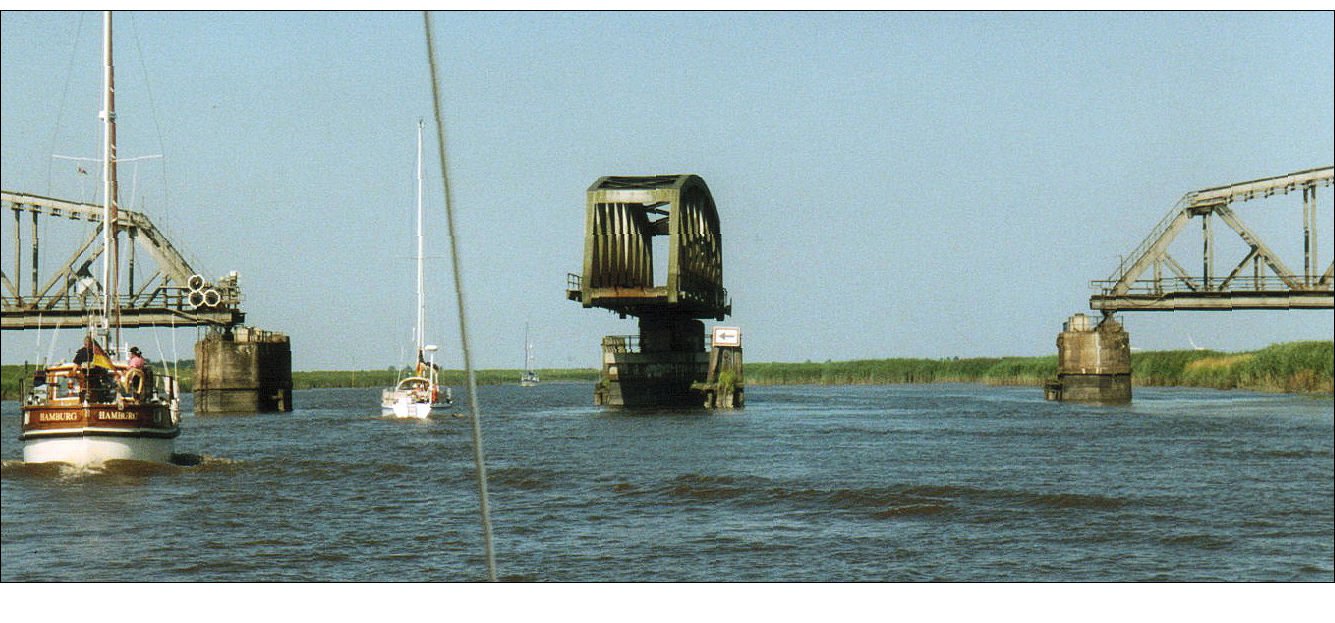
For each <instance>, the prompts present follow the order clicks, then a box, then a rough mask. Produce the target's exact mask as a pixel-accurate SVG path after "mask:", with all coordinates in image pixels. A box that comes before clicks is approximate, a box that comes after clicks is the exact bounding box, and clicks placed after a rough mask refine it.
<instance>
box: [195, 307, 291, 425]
mask: <svg viewBox="0 0 1335 623" xmlns="http://www.w3.org/2000/svg"><path fill="white" fill-rule="evenodd" d="M194 394H195V412H196V413H254V412H261V411H291V410H292V348H291V344H290V343H289V341H288V337H287V335H285V334H282V333H276V332H273V331H262V330H259V329H253V328H249V327H239V328H236V329H234V330H231V331H211V332H209V334H208V335H206V336H205V338H204V339H203V340H201V341H200V342H198V343H196V344H195V388H194Z"/></svg>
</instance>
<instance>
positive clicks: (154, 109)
mask: <svg viewBox="0 0 1335 623" xmlns="http://www.w3.org/2000/svg"><path fill="white" fill-rule="evenodd" d="M130 32H131V33H133V34H134V49H135V51H136V52H138V53H139V69H140V71H142V72H143V74H144V91H145V92H146V93H147V94H148V111H149V115H150V116H151V117H152V118H153V127H154V129H156V130H157V132H158V151H160V152H162V153H166V152H167V146H166V143H165V142H164V141H163V140H162V122H161V120H159V119H158V105H157V103H156V102H155V101H154V100H153V81H152V80H149V73H148V66H147V65H146V64H145V63H144V49H143V46H141V45H140V44H139V24H138V22H136V21H135V19H134V13H133V12H131V13H130ZM134 171H135V183H136V184H137V183H138V181H139V168H138V166H136V167H135V170H134ZM170 190H171V189H170V188H168V184H167V160H166V158H164V159H163V160H162V209H163V213H164V216H165V215H166V214H167V213H168V212H169V211H170V210H171V201H170V199H171V198H170V197H169V196H168V194H167V193H168V192H169V191H170ZM131 200H133V197H131ZM164 227H165V225H164Z"/></svg>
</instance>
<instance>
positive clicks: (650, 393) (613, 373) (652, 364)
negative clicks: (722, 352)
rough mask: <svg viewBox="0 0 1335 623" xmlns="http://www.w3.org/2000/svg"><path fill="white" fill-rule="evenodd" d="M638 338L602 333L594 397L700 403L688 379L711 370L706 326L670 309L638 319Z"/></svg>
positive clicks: (625, 402)
mask: <svg viewBox="0 0 1335 623" xmlns="http://www.w3.org/2000/svg"><path fill="white" fill-rule="evenodd" d="M638 340H639V343H638V345H637V344H635V343H634V342H635V339H634V338H633V337H631V338H628V337H625V336H611V335H609V336H607V337H604V338H603V369H602V378H601V379H600V380H599V383H598V385H597V386H596V387H595V388H594V395H593V402H594V404H595V405H599V406H609V407H627V406H629V407H635V406H654V407H686V406H700V405H701V397H700V394H699V393H698V392H696V391H694V390H693V389H692V384H694V383H696V382H700V381H704V380H705V378H706V374H707V373H708V370H709V353H706V352H705V348H704V342H705V325H704V323H703V322H701V321H699V320H696V319H694V318H686V317H681V316H678V315H674V314H646V315H645V316H643V317H641V318H640V334H639V336H638Z"/></svg>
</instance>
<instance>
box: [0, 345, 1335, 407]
mask: <svg viewBox="0 0 1335 623" xmlns="http://www.w3.org/2000/svg"><path fill="white" fill-rule="evenodd" d="M193 363H194V362H190V361H186V362H182V364H181V366H180V367H179V374H180V376H179V379H178V380H179V381H180V383H181V388H182V389H183V390H185V391H190V389H191V388H192V387H193V386H194V379H195V370H194V365H193ZM1332 367H1335V342H1330V341H1324V342H1322V341H1314V342H1288V343H1284V344H1273V345H1271V346H1268V347H1266V348H1263V349H1261V350H1258V351H1252V352H1244V353H1223V352H1217V351H1211V350H1170V351H1154V352H1133V353H1131V369H1132V381H1133V382H1134V383H1135V384H1136V385H1142V386H1144V385H1159V386H1186V387H1212V388H1217V389H1252V390H1260V391H1272V392H1331V391H1332V378H1333V377H1335V373H1333V372H1332ZM22 372H23V366H3V369H2V370H0V392H2V393H3V396H4V399H5V400H13V399H15V398H16V397H17V396H18V381H19V376H20V375H21V374H22ZM520 372H521V371H520V370H517V369H515V370H508V369H501V370H479V371H477V380H478V383H481V384H484V385H498V384H503V383H517V382H518V381H519V375H520ZM538 374H539V375H540V376H541V377H542V380H543V381H588V382H593V381H597V380H598V371H597V370H595V369H592V368H570V369H545V370H538ZM1056 375H1057V356H1056V355H1048V356H1045V357H979V358H974V359H866V360H859V361H827V362H825V363H747V364H746V383H747V384H748V385H849V384H896V383H951V382H954V383H987V384H991V385H1035V386H1037V385H1042V384H1043V382H1044V381H1046V380H1048V379H1051V378H1055V377H1056ZM398 378H399V377H398V372H396V371H394V370H390V369H386V370H317V371H310V372H293V373H292V387H293V389H312V388H317V387H388V386H390V385H392V384H394V382H395V381H396V380H397V379H398ZM441 382H442V383H444V384H446V385H450V386H456V387H457V386H460V385H463V383H464V373H463V371H461V370H444V371H442V372H441Z"/></svg>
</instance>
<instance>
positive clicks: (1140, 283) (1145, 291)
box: [1089, 275, 1332, 296]
mask: <svg viewBox="0 0 1335 623" xmlns="http://www.w3.org/2000/svg"><path fill="white" fill-rule="evenodd" d="M1118 283H1119V280H1117V279H1106V280H1096V281H1091V282H1089V286H1090V288H1092V289H1095V290H1099V291H1100V292H1101V293H1102V294H1103V295H1104V296H1110V295H1112V293H1113V289H1114V287H1115V286H1116V285H1117V284H1118ZM1331 289H1332V287H1331V285H1330V284H1326V285H1321V284H1319V283H1311V284H1307V285H1305V286H1304V287H1303V288H1302V290H1304V291H1306V290H1310V291H1317V292H1330V291H1331ZM1292 290H1293V288H1290V287H1289V284H1288V283H1287V282H1285V281H1284V280H1283V279H1281V278H1280V277H1278V276H1275V275H1262V276H1260V277H1257V276H1245V277H1244V276H1237V277H1233V278H1232V279H1228V278H1226V277H1212V278H1210V279H1201V278H1200V277H1161V278H1159V279H1137V280H1136V281H1133V282H1132V283H1131V287H1130V289H1128V290H1127V292H1126V294H1127V295H1131V296H1141V295H1160V294H1173V293H1184V292H1287V291H1292Z"/></svg>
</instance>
